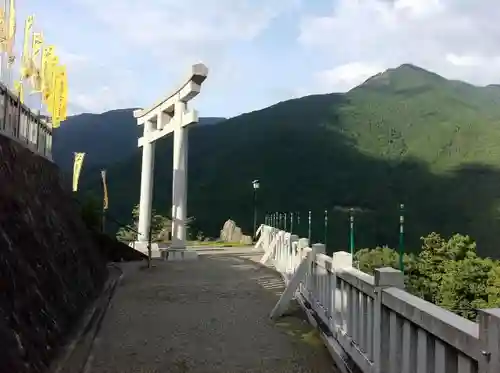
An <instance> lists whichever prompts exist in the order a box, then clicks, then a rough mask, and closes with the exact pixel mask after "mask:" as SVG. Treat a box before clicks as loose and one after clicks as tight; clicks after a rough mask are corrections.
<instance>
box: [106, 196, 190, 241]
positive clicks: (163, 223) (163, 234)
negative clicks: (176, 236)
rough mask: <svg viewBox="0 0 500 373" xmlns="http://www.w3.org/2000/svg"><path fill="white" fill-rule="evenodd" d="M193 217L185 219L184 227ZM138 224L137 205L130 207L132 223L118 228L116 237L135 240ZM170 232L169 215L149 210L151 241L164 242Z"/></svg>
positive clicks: (170, 222) (170, 221)
mask: <svg viewBox="0 0 500 373" xmlns="http://www.w3.org/2000/svg"><path fill="white" fill-rule="evenodd" d="M194 220H195V219H194V218H193V217H190V218H188V219H187V222H186V227H187V229H189V225H190V224H191V223H192V222H193V221H194ZM138 225H139V205H135V206H134V208H133V209H132V225H131V226H124V227H121V228H120V229H119V230H118V233H117V234H116V238H117V239H118V240H119V241H122V242H132V241H135V240H137V234H138ZM171 232H172V220H171V219H170V218H169V217H166V216H163V215H160V214H158V213H157V212H156V210H155V209H152V211H151V240H152V241H153V242H165V241H168V240H169V238H170V234H171Z"/></svg>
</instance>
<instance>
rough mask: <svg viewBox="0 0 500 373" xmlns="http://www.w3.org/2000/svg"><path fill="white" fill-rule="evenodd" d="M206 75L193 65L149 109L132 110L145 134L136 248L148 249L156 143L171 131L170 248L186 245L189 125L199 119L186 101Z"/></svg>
mask: <svg viewBox="0 0 500 373" xmlns="http://www.w3.org/2000/svg"><path fill="white" fill-rule="evenodd" d="M207 75H208V69H207V67H206V66H205V65H203V64H196V65H193V67H192V71H191V74H190V76H189V78H188V79H187V81H186V82H185V83H184V84H183V85H182V86H181V88H179V89H178V90H177V91H175V92H174V93H173V94H172V95H170V96H167V98H165V99H163V100H161V101H160V102H158V103H157V104H155V105H153V106H152V107H151V108H150V109H139V110H136V111H134V116H135V117H136V118H137V124H138V125H144V135H143V136H142V137H141V138H139V141H138V146H139V147H142V148H143V150H142V168H141V194H140V204H139V224H138V231H139V236H138V242H137V243H138V245H136V248H137V249H138V250H139V251H143V252H144V251H145V250H147V242H148V240H149V233H150V227H151V209H152V202H153V183H154V180H153V179H154V150H155V142H156V141H157V140H159V139H160V138H162V137H165V136H166V135H168V134H170V133H173V135H174V147H173V148H174V149H173V152H174V154H173V175H172V244H171V247H170V248H171V249H185V248H186V218H187V158H188V133H187V132H188V126H189V125H190V124H193V123H196V122H198V114H197V112H196V111H195V110H188V108H187V103H188V101H190V100H191V99H193V98H194V97H195V96H197V95H198V94H199V93H200V89H201V84H202V83H203V81H204V80H205V79H206V77H207Z"/></svg>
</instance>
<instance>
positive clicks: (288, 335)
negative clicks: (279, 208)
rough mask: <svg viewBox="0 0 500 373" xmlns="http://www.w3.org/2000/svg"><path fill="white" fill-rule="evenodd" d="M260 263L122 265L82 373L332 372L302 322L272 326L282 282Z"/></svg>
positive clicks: (229, 257)
mask: <svg viewBox="0 0 500 373" xmlns="http://www.w3.org/2000/svg"><path fill="white" fill-rule="evenodd" d="M247 251H248V250H247ZM200 254H201V253H200ZM257 257H258V255H256V254H253V255H252V254H248V252H247V253H245V252H244V250H234V252H232V253H231V254H228V253H226V252H220V251H218V252H210V251H206V252H204V253H203V255H200V257H199V259H198V260H196V261H185V262H160V261H158V262H154V267H153V268H151V269H149V270H148V269H145V268H144V263H127V264H124V265H123V266H122V268H123V271H124V278H123V280H122V282H121V284H120V285H119V286H118V288H117V291H116V294H115V297H114V298H113V300H112V302H111V305H110V308H109V310H108V313H107V314H106V316H105V318H104V321H103V324H102V328H101V330H100V332H99V334H98V336H97V338H96V340H95V345H94V348H93V352H92V354H91V359H90V364H89V365H88V369H87V372H92V373H105V372H106V373H118V372H120V373H132V372H133V373H156V372H158V373H163V372H166V373H167V372H168V373H169V372H172V373H184V372H190V373H212V372H217V373H238V372H263V373H264V372H273V373H281V372H283V373H284V372H287V373H293V372H336V370H335V368H334V364H333V361H332V360H331V358H330V356H329V354H328V352H327V351H326V348H325V347H324V346H323V345H322V344H321V341H320V340H319V338H318V336H317V334H316V332H315V331H314V330H312V329H311V328H310V326H309V325H308V324H307V323H306V322H304V321H303V319H302V318H301V317H298V316H289V317H286V318H283V319H281V320H279V322H277V323H273V322H272V321H270V320H269V313H270V311H271V310H272V308H273V307H274V305H275V304H276V302H277V300H278V298H279V295H280V293H281V291H282V290H283V283H282V282H281V280H280V278H279V276H278V275H277V274H276V273H275V272H274V271H272V270H270V269H268V268H264V267H262V266H260V265H258V264H257V263H255V262H254V261H252V260H255V259H257Z"/></svg>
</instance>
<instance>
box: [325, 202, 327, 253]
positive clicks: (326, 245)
mask: <svg viewBox="0 0 500 373" xmlns="http://www.w3.org/2000/svg"><path fill="white" fill-rule="evenodd" d="M327 240H328V210H325V246H327Z"/></svg>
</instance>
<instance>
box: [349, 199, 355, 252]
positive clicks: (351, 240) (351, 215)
mask: <svg viewBox="0 0 500 373" xmlns="http://www.w3.org/2000/svg"><path fill="white" fill-rule="evenodd" d="M349 251H350V252H351V255H352V256H353V257H354V209H353V208H351V209H350V210H349Z"/></svg>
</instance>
